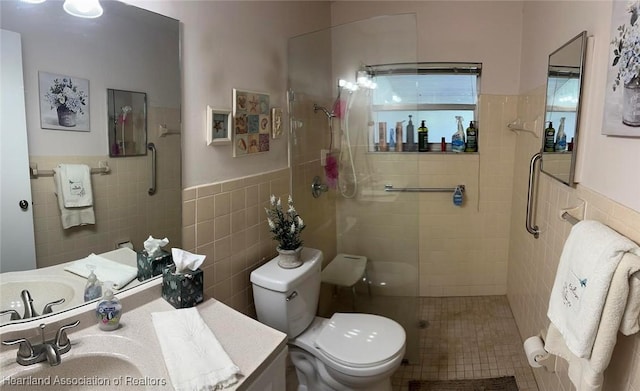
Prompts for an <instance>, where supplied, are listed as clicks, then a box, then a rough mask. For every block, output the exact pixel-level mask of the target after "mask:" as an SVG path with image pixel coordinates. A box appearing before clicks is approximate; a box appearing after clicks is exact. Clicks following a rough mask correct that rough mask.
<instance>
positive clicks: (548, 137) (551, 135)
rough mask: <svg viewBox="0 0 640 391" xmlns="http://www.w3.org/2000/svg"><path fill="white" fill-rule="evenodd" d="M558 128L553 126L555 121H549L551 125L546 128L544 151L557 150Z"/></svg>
mask: <svg viewBox="0 0 640 391" xmlns="http://www.w3.org/2000/svg"><path fill="white" fill-rule="evenodd" d="M555 137H556V130H555V129H554V128H553V122H551V121H549V127H548V128H546V129H545V130H544V151H545V152H553V151H554V150H555V144H554V141H555Z"/></svg>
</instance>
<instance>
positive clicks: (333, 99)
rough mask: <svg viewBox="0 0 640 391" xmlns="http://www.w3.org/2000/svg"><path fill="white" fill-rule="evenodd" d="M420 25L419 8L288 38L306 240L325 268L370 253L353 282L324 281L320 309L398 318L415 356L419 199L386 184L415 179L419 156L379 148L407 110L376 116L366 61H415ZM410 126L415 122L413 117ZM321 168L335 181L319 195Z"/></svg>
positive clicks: (296, 170)
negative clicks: (316, 182)
mask: <svg viewBox="0 0 640 391" xmlns="http://www.w3.org/2000/svg"><path fill="white" fill-rule="evenodd" d="M416 26H417V24H416V18H415V15H414V14H403V15H393V16H383V17H376V18H372V19H366V20H362V21H357V22H352V23H348V24H344V25H340V26H336V27H332V28H330V29H327V30H322V31H319V32H314V33H310V34H306V35H303V36H299V37H295V38H292V39H291V40H290V43H289V86H290V91H289V97H290V102H289V103H290V107H289V109H290V125H291V139H290V148H291V150H290V158H291V170H292V189H293V193H294V199H295V200H296V205H299V202H300V201H301V202H302V204H300V205H302V206H301V207H299V208H298V209H299V211H300V212H301V214H302V213H308V214H309V215H310V216H311V220H309V217H306V216H304V215H303V217H305V223H306V224H307V227H308V228H307V229H306V230H305V235H306V236H305V237H304V240H305V245H306V246H309V247H316V248H320V249H321V250H322V251H323V252H324V255H325V259H324V266H326V265H327V264H328V263H330V262H331V261H332V260H333V259H334V257H335V256H336V255H337V254H350V255H356V256H364V257H366V258H367V266H366V273H365V276H364V278H363V279H362V280H360V281H359V282H357V283H356V285H355V286H354V287H353V288H354V289H353V290H352V287H350V286H342V287H335V286H332V285H328V284H323V291H322V294H321V303H320V310H319V312H320V315H321V316H327V317H328V316H331V315H332V313H334V312H351V311H354V310H355V311H357V312H366V313H374V314H379V315H383V316H387V317H389V318H392V319H394V320H396V321H397V322H399V323H400V324H401V325H402V326H403V327H404V328H405V331H406V332H407V352H406V355H405V357H406V358H407V359H408V360H409V361H417V358H418V354H419V352H418V347H419V339H418V325H419V319H418V298H417V296H418V292H419V289H418V275H419V262H418V260H419V257H418V250H419V244H418V226H419V221H418V216H419V213H418V208H419V205H418V199H419V198H418V194H416V193H405V192H387V191H385V185H387V184H389V185H393V187H394V188H403V187H417V185H418V156H417V153H414V152H401V151H400V150H399V148H398V150H396V149H393V150H391V151H387V152H382V151H376V150H375V149H376V148H375V146H374V145H373V143H374V142H375V141H376V140H378V139H379V134H380V133H381V132H382V133H383V134H385V137H386V139H387V141H388V142H390V141H391V138H393V140H394V142H397V140H402V139H403V137H401V136H400V137H398V136H397V135H396V127H399V128H401V129H402V130H401V131H402V132H403V133H404V132H406V126H407V122H408V120H409V118H408V117H406V116H404V114H403V113H398V115H397V118H395V117H393V120H391V121H388V122H386V123H383V124H380V123H379V122H376V121H377V120H376V118H375V117H374V114H373V113H372V110H371V104H372V96H373V89H372V88H374V87H375V86H373V85H371V83H370V82H367V80H368V79H369V78H370V76H371V74H370V71H371V68H368V67H367V66H372V65H379V64H396V63H402V64H403V67H404V68H405V69H406V68H407V64H414V65H413V66H415V64H416V61H417V60H416V57H417V54H416V52H417V46H416V43H417V29H416ZM341 81H342V82H341ZM416 94H417V91H416ZM415 101H417V100H415ZM405 117H406V118H405ZM413 125H414V127H415V130H417V128H418V126H419V122H418V119H417V118H414V119H413ZM374 134H375V137H374ZM405 138H406V137H405ZM400 142H401V141H400ZM325 156H326V157H325ZM316 175H317V176H319V177H320V178H321V182H322V183H323V184H326V185H327V187H328V189H329V191H328V192H326V193H322V194H321V196H320V197H319V198H314V197H313V196H312V195H311V192H310V189H311V181H312V179H313V177H314V176H316ZM301 208H304V210H303V209H301Z"/></svg>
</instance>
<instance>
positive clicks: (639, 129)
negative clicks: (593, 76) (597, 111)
mask: <svg viewBox="0 0 640 391" xmlns="http://www.w3.org/2000/svg"><path fill="white" fill-rule="evenodd" d="M612 7H613V12H612V16H611V39H610V41H609V42H611V44H610V46H609V48H610V56H609V71H608V73H607V85H606V90H605V101H604V116H603V124H602V134H605V135H609V136H626V137H640V40H638V37H640V21H638V20H637V19H638V14H639V13H640V3H638V2H637V1H613V2H612Z"/></svg>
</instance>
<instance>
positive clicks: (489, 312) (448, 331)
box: [391, 296, 538, 391]
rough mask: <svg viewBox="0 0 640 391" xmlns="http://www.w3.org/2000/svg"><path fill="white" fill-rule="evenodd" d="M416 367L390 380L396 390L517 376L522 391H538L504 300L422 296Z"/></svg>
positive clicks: (402, 370)
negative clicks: (434, 382)
mask: <svg viewBox="0 0 640 391" xmlns="http://www.w3.org/2000/svg"><path fill="white" fill-rule="evenodd" d="M419 300H420V306H419V308H420V309H419V311H420V319H422V320H425V321H426V322H427V324H428V325H427V327H426V328H424V329H421V330H420V331H419V332H420V342H419V343H420V359H419V362H416V363H410V364H407V365H402V366H401V367H400V368H399V369H398V370H397V371H396V372H395V374H394V375H393V376H392V378H391V381H392V385H393V390H394V391H406V390H408V382H409V380H452V379H473V378H486V377H501V376H515V378H516V382H517V383H518V388H519V389H520V391H538V386H537V384H536V381H535V379H534V377H533V372H532V371H531V367H529V364H528V362H527V358H526V356H525V354H524V351H523V350H522V340H521V339H520V335H519V333H518V329H517V327H516V323H515V320H514V318H513V315H512V314H511V309H510V308H509V303H508V301H507V298H506V296H474V297H422V298H420V299H419Z"/></svg>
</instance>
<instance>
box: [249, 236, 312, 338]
mask: <svg viewBox="0 0 640 391" xmlns="http://www.w3.org/2000/svg"><path fill="white" fill-rule="evenodd" d="M301 257H302V260H303V263H302V266H300V267H297V268H295V269H284V268H282V267H280V266H278V257H276V258H274V259H272V260H271V261H269V262H267V263H265V264H264V265H262V266H260V267H259V268H257V269H256V270H254V271H253V272H251V284H252V285H253V300H254V302H255V305H256V314H257V316H258V320H259V321H260V323H264V324H266V325H268V326H271V327H273V328H274V329H276V330H280V331H282V332H283V333H286V334H287V336H288V337H289V338H294V337H297V336H298V335H299V334H300V333H302V332H303V331H304V330H305V329H306V328H307V326H309V324H311V322H312V321H313V319H314V318H315V315H316V310H317V308H318V297H319V295H320V271H321V267H322V251H320V250H316V249H313V248H307V247H305V248H303V249H302V254H301Z"/></svg>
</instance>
